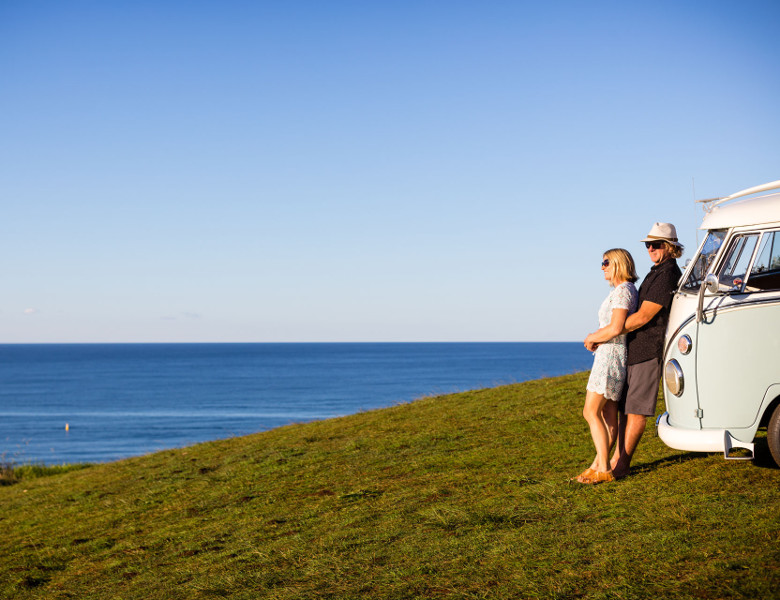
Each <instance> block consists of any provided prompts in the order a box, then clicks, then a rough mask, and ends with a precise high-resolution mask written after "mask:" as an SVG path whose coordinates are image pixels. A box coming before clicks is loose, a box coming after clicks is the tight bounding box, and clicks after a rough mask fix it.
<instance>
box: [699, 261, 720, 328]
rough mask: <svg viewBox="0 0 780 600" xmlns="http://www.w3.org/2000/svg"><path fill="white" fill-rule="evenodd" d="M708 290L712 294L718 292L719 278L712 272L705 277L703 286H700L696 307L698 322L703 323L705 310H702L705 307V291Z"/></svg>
mask: <svg viewBox="0 0 780 600" xmlns="http://www.w3.org/2000/svg"><path fill="white" fill-rule="evenodd" d="M705 291H707V292H709V293H710V294H715V293H717V292H718V278H717V276H716V275H714V274H712V273H710V274H709V275H707V276H706V277H705V278H704V283H702V285H701V287H700V288H699V304H698V306H697V307H696V322H697V323H701V321H702V318H704V311H703V310H702V309H703V307H704V292H705Z"/></svg>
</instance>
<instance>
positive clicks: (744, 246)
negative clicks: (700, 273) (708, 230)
mask: <svg viewBox="0 0 780 600" xmlns="http://www.w3.org/2000/svg"><path fill="white" fill-rule="evenodd" d="M757 243H758V234H757V233H752V234H749V235H739V236H737V237H735V238H734V239H733V240H732V241H731V246H730V247H729V250H728V253H727V254H726V261H725V262H724V263H723V267H722V268H721V270H720V272H719V273H718V283H720V287H721V289H723V290H728V291H732V292H741V291H742V289H743V286H744V285H745V275H747V272H748V267H749V266H750V259H751V258H752V257H753V251H754V250H755V249H756V244H757Z"/></svg>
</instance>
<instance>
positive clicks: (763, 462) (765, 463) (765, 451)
mask: <svg viewBox="0 0 780 600" xmlns="http://www.w3.org/2000/svg"><path fill="white" fill-rule="evenodd" d="M753 456H754V458H753V464H754V465H756V466H757V467H758V468H759V469H774V470H775V471H776V470H778V469H780V467H778V466H777V463H775V461H774V459H773V458H772V454H771V453H770V452H769V442H767V440H766V437H759V438H756V440H755V447H754V452H753Z"/></svg>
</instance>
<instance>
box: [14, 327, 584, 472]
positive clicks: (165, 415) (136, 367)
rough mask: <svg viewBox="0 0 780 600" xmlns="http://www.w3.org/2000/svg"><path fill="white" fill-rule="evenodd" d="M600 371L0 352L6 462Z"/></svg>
mask: <svg viewBox="0 0 780 600" xmlns="http://www.w3.org/2000/svg"><path fill="white" fill-rule="evenodd" d="M592 360H593V357H592V355H591V354H590V353H589V352H587V351H585V349H584V348H583V347H582V344H581V343H579V342H563V343H556V342H550V343H312V344H40V345H39V344H29V345H27V344H21V345H0V462H4V463H13V464H17V465H18V464H29V463H32V464H45V465H55V464H63V463H77V462H106V461H113V460H118V459H121V458H126V457H131V456H137V455H141V454H147V453H149V452H154V451H157V450H162V449H167V448H177V447H182V446H188V445H191V444H195V443H198V442H203V441H208V440H215V439H221V438H225V437H231V436H236V435H245V434H249V433H254V432H259V431H264V430H268V429H271V428H274V427H279V426H282V425H287V424H290V423H302V422H306V421H312V420H318V419H328V418H331V417H337V416H343V415H349V414H354V413H357V412H360V411H364V410H371V409H375V408H381V407H386V406H392V405H394V404H398V403H404V402H409V401H412V400H414V399H416V398H420V397H423V396H431V395H438V394H444V393H451V392H459V391H466V390H472V389H480V388H485V387H493V386H496V385H501V384H508V383H515V382H520V381H527V380H531V379H538V378H541V377H548V376H555V375H563V374H567V373H574V372H578V371H584V370H586V369H589V368H590V367H591V364H592ZM583 394H584V390H583Z"/></svg>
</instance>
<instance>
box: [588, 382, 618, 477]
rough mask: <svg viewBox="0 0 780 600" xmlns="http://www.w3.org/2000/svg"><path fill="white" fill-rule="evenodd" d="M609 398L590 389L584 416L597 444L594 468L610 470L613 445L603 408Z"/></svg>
mask: <svg viewBox="0 0 780 600" xmlns="http://www.w3.org/2000/svg"><path fill="white" fill-rule="evenodd" d="M606 402H607V399H606V398H604V396H602V395H601V394H597V393H595V392H591V391H588V392H586V394H585V408H583V409H582V416H583V417H585V420H586V421H587V422H588V425H589V426H590V436H591V437H592V438H593V444H594V445H595V446H596V460H595V461H594V463H593V468H594V469H595V470H596V471H601V472H605V471H609V470H610V468H609V448H610V445H611V441H612V440H611V439H610V432H609V427H608V425H607V422H606V420H605V417H604V414H603V409H604V405H605V403H606Z"/></svg>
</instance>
